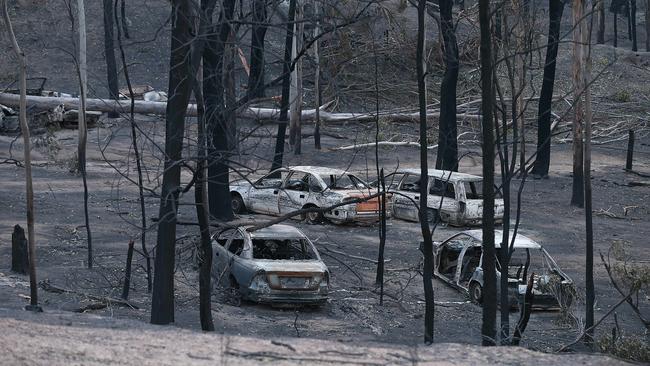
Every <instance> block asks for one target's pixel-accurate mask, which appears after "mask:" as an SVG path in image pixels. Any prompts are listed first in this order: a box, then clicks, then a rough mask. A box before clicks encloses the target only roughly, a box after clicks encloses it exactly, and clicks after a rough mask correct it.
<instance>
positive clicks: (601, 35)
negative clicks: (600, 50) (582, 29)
mask: <svg viewBox="0 0 650 366" xmlns="http://www.w3.org/2000/svg"><path fill="white" fill-rule="evenodd" d="M596 1H597V3H596V12H597V15H598V32H597V33H596V43H597V44H604V43H605V0H596Z"/></svg>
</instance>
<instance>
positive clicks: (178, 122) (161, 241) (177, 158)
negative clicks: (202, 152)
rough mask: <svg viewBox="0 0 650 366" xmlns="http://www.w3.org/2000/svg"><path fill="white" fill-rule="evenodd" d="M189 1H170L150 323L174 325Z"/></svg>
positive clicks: (187, 84)
mask: <svg viewBox="0 0 650 366" xmlns="http://www.w3.org/2000/svg"><path fill="white" fill-rule="evenodd" d="M189 14H190V0H173V1H172V37H171V39H172V40H171V51H170V60H169V61H170V62H169V68H170V70H169V90H168V95H169V100H168V102H167V112H166V124H165V171H164V173H163V183H162V192H161V198H160V213H159V215H158V239H157V247H156V260H155V272H154V284H153V295H152V299H151V323H153V324H169V323H171V322H173V321H174V268H175V257H176V256H175V249H176V221H177V218H176V212H177V207H178V194H179V192H180V181H181V166H180V164H181V162H182V155H181V153H182V149H183V134H184V131H185V114H186V109H187V104H188V102H189V98H190V90H191V82H190V80H191V79H190V78H189V77H188V75H189V73H190V67H189V66H190V65H189V62H190V45H191V40H192V37H191V33H190V30H191V28H192V24H191V21H190V18H189Z"/></svg>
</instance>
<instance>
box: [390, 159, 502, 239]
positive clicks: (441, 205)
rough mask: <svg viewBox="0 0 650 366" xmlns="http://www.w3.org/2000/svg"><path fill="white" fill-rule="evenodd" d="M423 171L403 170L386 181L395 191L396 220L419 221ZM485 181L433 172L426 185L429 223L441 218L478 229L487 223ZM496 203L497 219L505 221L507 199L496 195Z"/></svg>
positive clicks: (394, 214) (460, 174) (454, 223)
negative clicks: (484, 198) (484, 214)
mask: <svg viewBox="0 0 650 366" xmlns="http://www.w3.org/2000/svg"><path fill="white" fill-rule="evenodd" d="M421 181H422V179H420V170H419V169H399V170H397V171H396V172H394V173H392V174H389V175H387V176H386V178H385V182H386V187H387V190H388V191H389V192H393V193H394V194H393V196H392V197H393V204H392V206H393V217H396V218H399V219H403V220H408V221H416V222H417V221H419V218H418V206H417V205H419V199H420V184H421ZM482 182H483V178H482V177H479V176H476V175H471V174H466V173H458V172H451V171H445V170H436V169H429V179H428V181H427V182H426V184H427V192H429V195H428V197H427V217H428V219H429V221H434V220H435V219H438V218H439V219H440V220H441V221H443V222H447V223H449V224H450V225H455V226H466V225H467V226H474V225H481V223H482V222H483V197H482V193H483V191H482V189H483V188H482ZM495 194H496V195H497V198H495V200H494V219H495V222H497V223H498V222H501V220H502V219H503V198H500V196H499V193H498V192H496V189H495Z"/></svg>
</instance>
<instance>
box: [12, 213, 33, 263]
mask: <svg viewBox="0 0 650 366" xmlns="http://www.w3.org/2000/svg"><path fill="white" fill-rule="evenodd" d="M28 268H29V256H28V255H27V239H26V238H25V230H23V228H22V227H20V225H16V226H14V232H13V233H12V234H11V271H12V272H16V273H20V274H27V269H28Z"/></svg>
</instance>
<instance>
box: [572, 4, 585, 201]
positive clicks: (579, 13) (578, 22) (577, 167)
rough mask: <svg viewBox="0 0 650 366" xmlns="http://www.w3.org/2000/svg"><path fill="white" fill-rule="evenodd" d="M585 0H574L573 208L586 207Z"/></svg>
mask: <svg viewBox="0 0 650 366" xmlns="http://www.w3.org/2000/svg"><path fill="white" fill-rule="evenodd" d="M584 1H585V0H573V5H572V11H573V66H572V74H573V93H574V98H573V111H574V116H575V117H574V120H573V180H572V183H573V184H572V192H571V204H572V205H573V206H578V207H583V206H584V199H585V196H584V180H583V177H584V171H583V152H584V151H583V131H582V129H583V124H584V118H585V113H584V104H583V102H582V97H583V93H584V91H585V84H584V77H583V74H584V69H583V67H584V64H583V63H584V58H583V56H584V47H583V42H584V37H583V36H584V32H585V30H586V27H584V26H583V23H585V22H586V19H583V17H584V14H585V4H584Z"/></svg>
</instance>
